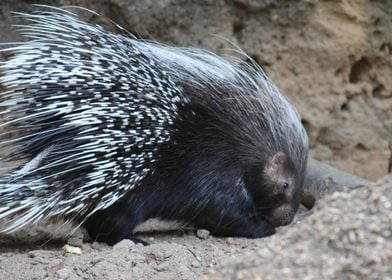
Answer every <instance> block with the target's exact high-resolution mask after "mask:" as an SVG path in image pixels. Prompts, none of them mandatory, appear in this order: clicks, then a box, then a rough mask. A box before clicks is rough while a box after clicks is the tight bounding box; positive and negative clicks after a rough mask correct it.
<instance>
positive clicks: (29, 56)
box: [0, 8, 307, 244]
mask: <svg viewBox="0 0 392 280" xmlns="http://www.w3.org/2000/svg"><path fill="white" fill-rule="evenodd" d="M19 16H21V17H24V18H26V19H27V20H28V21H30V24H29V25H26V26H24V27H22V32H23V34H24V35H25V36H26V37H27V38H29V39H30V41H29V42H26V43H21V44H19V45H17V46H15V47H12V48H10V49H8V51H12V52H13V53H14V56H13V57H12V58H10V59H9V60H7V61H6V62H5V63H3V64H2V65H1V72H2V76H1V78H0V83H1V84H2V85H3V86H4V87H5V88H6V91H5V92H3V93H2V95H1V100H2V103H1V104H0V105H1V106H2V107H3V111H2V116H3V118H5V123H3V124H1V126H2V129H3V131H5V132H4V133H3V138H4V137H5V138H7V137H8V139H6V140H4V141H2V142H1V145H2V146H5V147H7V146H10V147H11V146H15V148H14V149H12V150H11V151H10V152H9V154H8V155H7V157H6V158H4V159H3V160H10V161H12V160H21V159H23V160H24V161H25V163H24V164H23V165H21V166H19V167H17V168H15V169H13V170H10V171H9V172H8V173H7V174H6V175H4V176H3V178H1V181H0V219H2V218H5V219H3V222H2V223H1V224H0V226H1V227H0V229H1V230H3V231H6V232H11V231H14V230H17V229H19V228H21V227H23V226H25V225H28V224H32V223H35V222H37V221H40V220H43V219H48V218H56V217H61V218H64V219H65V220H67V221H72V222H75V223H76V224H83V225H84V226H85V227H86V228H87V230H88V232H89V234H90V235H91V236H92V237H93V238H94V239H97V240H99V241H104V242H106V243H108V244H113V243H115V242H117V241H119V240H121V239H123V238H131V234H132V230H133V229H134V227H135V226H136V225H138V224H139V223H141V222H143V221H145V220H147V219H149V218H152V217H158V218H161V219H165V220H177V221H182V222H185V223H188V224H191V225H195V226H197V227H201V228H206V229H209V230H210V231H211V232H212V233H213V234H215V235H220V236H244V237H250V238H255V237H263V236H267V235H270V234H272V233H273V232H274V228H275V227H276V226H280V225H284V224H287V223H289V222H291V220H292V219H293V217H294V214H295V212H296V210H297V208H298V206H299V203H300V199H301V195H302V184H303V180H304V173H305V166H306V160H307V136H306V133H305V131H304V129H303V127H302V125H301V122H300V119H299V117H298V114H297V113H296V111H295V109H294V108H293V106H292V105H291V104H290V103H289V102H288V101H287V100H286V99H285V98H284V97H283V96H282V95H281V93H279V91H278V90H277V89H276V87H275V86H274V85H273V84H272V83H271V82H270V81H269V80H268V78H267V77H266V76H265V75H264V73H263V72H262V71H261V70H260V68H258V67H257V66H255V65H248V64H245V63H242V64H235V63H232V62H229V61H227V60H225V59H223V58H220V57H218V56H216V55H214V54H211V53H209V52H206V51H202V50H197V49H185V48H176V47H168V46H164V45H160V44H156V43H152V42H146V41H142V40H138V39H135V38H129V37H126V36H123V35H115V34H112V33H109V32H106V31H104V30H103V29H102V28H101V27H99V26H97V25H92V24H87V23H85V22H82V21H81V20H79V19H78V17H77V15H76V14H74V13H72V12H71V11H69V10H63V9H58V8H46V11H43V12H38V13H35V14H19ZM14 132H17V133H18V136H16V137H11V136H9V134H10V135H11V134H14ZM8 133H9V134H8Z"/></svg>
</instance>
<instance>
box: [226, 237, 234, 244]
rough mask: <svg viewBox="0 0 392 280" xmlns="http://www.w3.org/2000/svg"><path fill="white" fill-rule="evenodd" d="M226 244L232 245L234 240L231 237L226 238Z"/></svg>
mask: <svg viewBox="0 0 392 280" xmlns="http://www.w3.org/2000/svg"><path fill="white" fill-rule="evenodd" d="M226 243H227V244H234V239H233V238H232V237H228V238H226Z"/></svg>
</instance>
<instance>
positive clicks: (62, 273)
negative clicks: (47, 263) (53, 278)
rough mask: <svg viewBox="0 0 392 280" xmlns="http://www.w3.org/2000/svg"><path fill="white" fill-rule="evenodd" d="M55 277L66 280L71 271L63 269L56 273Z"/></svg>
mask: <svg viewBox="0 0 392 280" xmlns="http://www.w3.org/2000/svg"><path fill="white" fill-rule="evenodd" d="M56 275H57V277H58V278H60V279H63V280H66V279H68V278H69V277H70V276H71V271H70V270H69V269H67V268H63V269H60V270H58V271H56Z"/></svg>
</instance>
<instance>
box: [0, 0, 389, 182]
mask: <svg viewBox="0 0 392 280" xmlns="http://www.w3.org/2000/svg"><path fill="white" fill-rule="evenodd" d="M32 3H43V4H50V5H54V6H62V5H79V6H83V7H86V8H89V9H91V10H94V11H96V12H98V13H99V14H101V15H104V16H105V17H97V16H94V15H91V14H86V15H84V16H85V17H86V18H87V20H88V21H90V22H95V23H99V24H101V25H104V26H105V28H107V29H108V30H114V26H113V25H112V24H111V23H110V21H109V20H108V19H112V20H113V21H115V22H116V23H118V24H120V25H121V26H123V27H124V28H125V29H127V30H128V31H130V32H132V33H134V34H138V36H140V37H143V38H150V39H154V40H158V41H160V42H164V43H169V44H172V45H176V46H194V47H201V48H206V49H209V50H211V51H214V52H217V53H219V54H227V53H228V50H227V49H230V48H231V49H232V48H233V45H236V46H239V47H240V48H242V49H243V50H245V52H247V53H248V54H249V55H250V56H251V57H252V58H254V59H255V60H256V61H257V62H259V63H260V64H261V65H262V66H263V68H264V69H265V70H266V72H267V73H268V74H269V75H270V77H271V79H272V80H273V81H274V82H275V83H276V84H277V85H278V86H279V87H280V88H281V90H282V91H283V92H284V93H286V95H288V96H289V98H290V99H291V100H292V102H293V103H294V104H295V105H296V106H297V108H298V110H299V112H300V114H301V116H302V119H303V123H304V125H305V127H306V128H307V131H308V133H309V135H310V139H311V153H312V155H313V156H314V157H315V158H317V159H320V160H323V161H325V162H329V163H332V164H333V165H335V166H337V167H340V168H342V169H344V170H346V171H349V172H354V173H356V174H357V175H359V176H362V177H366V178H371V179H374V178H377V177H379V176H381V175H383V174H385V172H386V168H387V158H388V150H387V141H388V140H392V75H391V74H392V57H391V51H392V32H391V29H392V17H391V16H390V15H391V14H392V1H365V0H340V1H338V0H336V1H326V0H324V1H321V0H320V1H317V0H302V1H290V0H276V1H273V0H226V1H225V0H200V1H193V0H160V1H154V0H145V1H136V0H134V1H131V0H129V1H127V0H106V1H98V0H93V1H82V0H79V1H78V0H53V1H50V0H48V1H39V0H35V1H27V0H25V1H22V0H21V1H11V0H1V1H0V42H10V41H18V40H21V38H20V36H19V35H18V34H17V33H16V32H15V28H13V27H11V24H18V23H20V21H19V20H18V19H17V18H12V17H11V11H23V12H28V11H31V10H32V9H33V7H32V6H31V4H32Z"/></svg>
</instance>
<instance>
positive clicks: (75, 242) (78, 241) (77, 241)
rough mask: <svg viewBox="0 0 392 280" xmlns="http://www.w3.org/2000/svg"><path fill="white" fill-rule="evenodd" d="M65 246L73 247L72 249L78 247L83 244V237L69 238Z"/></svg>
mask: <svg viewBox="0 0 392 280" xmlns="http://www.w3.org/2000/svg"><path fill="white" fill-rule="evenodd" d="M67 244H68V245H70V246H74V247H80V246H82V244H83V235H75V236H71V237H70V238H69V239H68V241H67Z"/></svg>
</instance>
